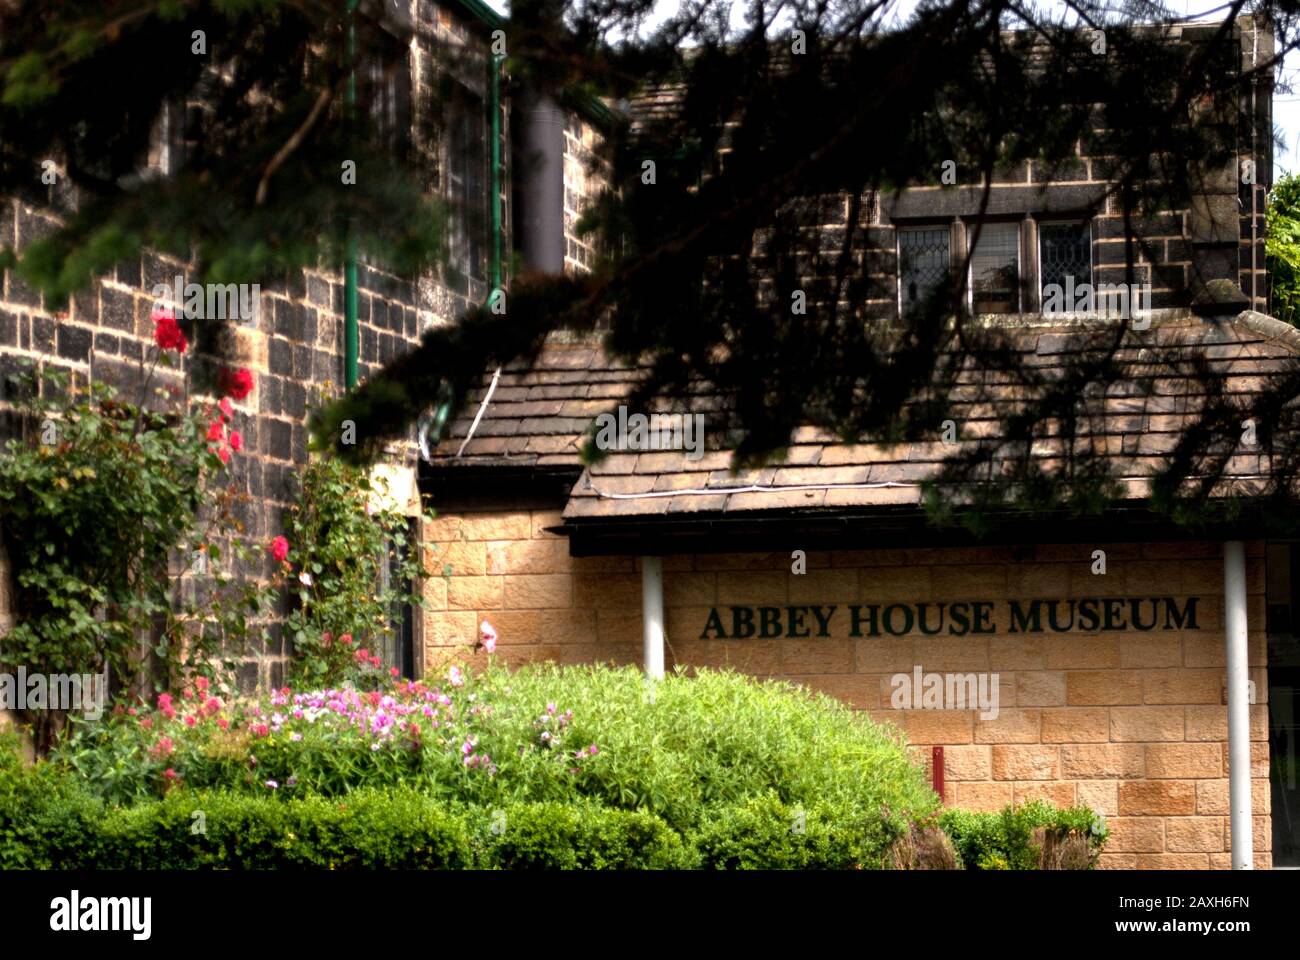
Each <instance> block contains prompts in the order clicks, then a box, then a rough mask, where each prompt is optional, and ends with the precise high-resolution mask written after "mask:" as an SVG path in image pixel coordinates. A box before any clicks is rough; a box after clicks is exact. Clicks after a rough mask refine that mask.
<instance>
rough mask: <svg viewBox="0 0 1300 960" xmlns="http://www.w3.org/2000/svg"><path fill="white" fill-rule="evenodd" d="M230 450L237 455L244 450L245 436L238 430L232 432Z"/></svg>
mask: <svg viewBox="0 0 1300 960" xmlns="http://www.w3.org/2000/svg"><path fill="white" fill-rule="evenodd" d="M230 449H231V450H234V451H235V452H236V453H238V452H239V451H240V450H243V449H244V435H243V434H242V433H240V432H239V431H238V430H231V431H230Z"/></svg>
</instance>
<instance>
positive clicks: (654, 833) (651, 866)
mask: <svg viewBox="0 0 1300 960" xmlns="http://www.w3.org/2000/svg"><path fill="white" fill-rule="evenodd" d="M478 810H479V816H478V817H476V821H477V823H478V824H479V825H480V838H481V839H480V843H481V844H482V853H481V855H480V858H481V863H482V864H483V865H484V866H492V867H500V868H503V869H509V870H521V869H532V870H537V869H541V870H579V869H580V870H659V869H673V868H678V869H680V868H685V867H690V866H693V865H694V862H695V858H694V857H693V855H692V853H691V851H690V850H689V848H688V847H687V846H686V844H684V843H683V842H682V838H681V836H680V835H678V834H677V832H676V831H674V830H673V829H672V828H671V827H669V826H668V824H666V823H664V821H663V820H661V819H659V818H658V817H656V816H654V815H653V814H650V813H641V812H638V811H631V810H611V809H608V808H605V807H598V806H595V805H594V804H565V803H524V804H516V805H513V806H510V807H505V808H501V809H498V810H492V811H488V810H486V809H485V808H481V807H480V808H478ZM483 814H487V816H486V817H485V816H483ZM483 824H486V825H487V826H486V829H484V828H483Z"/></svg>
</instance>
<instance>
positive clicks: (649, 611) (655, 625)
mask: <svg viewBox="0 0 1300 960" xmlns="http://www.w3.org/2000/svg"><path fill="white" fill-rule="evenodd" d="M641 644H642V659H643V661H644V664H645V675H646V676H647V677H649V678H651V679H652V680H658V679H660V678H661V677H662V676H663V675H664V562H663V559H662V558H661V557H642V558H641Z"/></svg>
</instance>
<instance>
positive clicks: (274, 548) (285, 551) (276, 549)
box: [269, 537, 289, 563]
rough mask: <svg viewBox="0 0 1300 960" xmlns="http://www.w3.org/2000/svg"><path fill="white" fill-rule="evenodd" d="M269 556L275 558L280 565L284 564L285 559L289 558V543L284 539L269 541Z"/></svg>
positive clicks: (278, 538) (277, 538)
mask: <svg viewBox="0 0 1300 960" xmlns="http://www.w3.org/2000/svg"><path fill="white" fill-rule="evenodd" d="M269 549H270V551H271V556H273V557H275V559H276V560H278V561H279V562H280V563H284V561H285V558H287V557H288V556H289V541H288V540H286V539H285V538H284V537H276V538H275V539H274V540H272V541H271V546H270V548H269Z"/></svg>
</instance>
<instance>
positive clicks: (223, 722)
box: [217, 717, 230, 730]
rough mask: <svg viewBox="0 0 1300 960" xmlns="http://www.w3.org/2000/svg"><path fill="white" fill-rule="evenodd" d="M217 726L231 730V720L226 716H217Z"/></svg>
mask: <svg viewBox="0 0 1300 960" xmlns="http://www.w3.org/2000/svg"><path fill="white" fill-rule="evenodd" d="M217 726H219V727H220V728H221V729H222V730H229V729H230V721H229V720H227V719H226V718H225V717H217Z"/></svg>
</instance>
